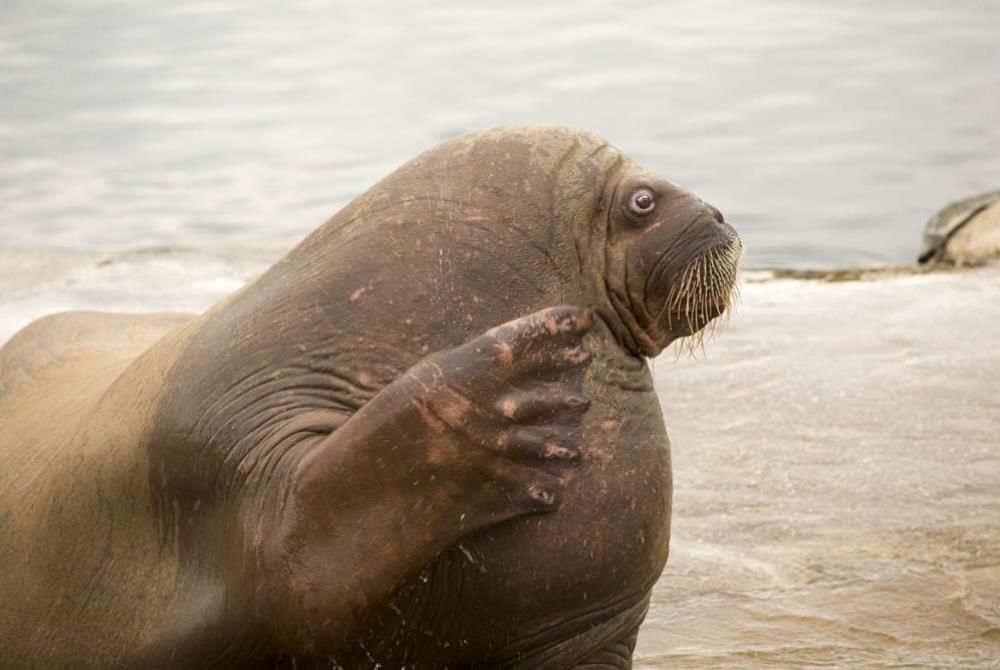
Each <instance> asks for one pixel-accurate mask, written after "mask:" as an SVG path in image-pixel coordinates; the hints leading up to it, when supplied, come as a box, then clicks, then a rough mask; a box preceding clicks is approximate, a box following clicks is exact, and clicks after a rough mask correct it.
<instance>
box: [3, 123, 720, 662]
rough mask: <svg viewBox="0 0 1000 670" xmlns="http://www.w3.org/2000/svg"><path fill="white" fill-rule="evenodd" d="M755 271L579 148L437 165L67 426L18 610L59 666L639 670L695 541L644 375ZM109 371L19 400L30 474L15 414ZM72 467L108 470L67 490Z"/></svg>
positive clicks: (271, 276)
mask: <svg viewBox="0 0 1000 670" xmlns="http://www.w3.org/2000/svg"><path fill="white" fill-rule="evenodd" d="M641 189H645V190H646V191H647V192H648V193H649V194H650V196H651V198H652V203H653V204H652V205H649V206H648V207H647V205H648V204H649V201H647V200H645V199H643V198H640V199H639V200H636V193H638V192H639V190H641ZM637 203H638V204H639V205H641V207H638V208H637ZM639 210H642V211H639ZM737 257H738V238H736V236H735V233H733V232H732V230H731V229H730V228H729V227H728V226H727V225H726V224H724V223H723V222H722V221H721V217H720V216H718V214H717V212H715V210H714V209H712V208H711V207H709V206H708V205H705V204H704V203H702V202H701V201H700V200H698V199H697V198H694V197H693V196H691V195H690V194H688V193H687V192H685V191H683V189H681V188H680V187H677V186H676V185H674V184H671V183H670V182H667V181H665V180H662V179H659V178H657V177H655V176H654V175H651V174H649V173H647V172H645V171H643V170H642V169H640V168H639V167H638V166H636V165H635V164H634V163H632V162H631V161H630V160H629V159H628V158H626V157H624V156H623V155H622V154H621V153H620V152H618V151H617V150H616V149H615V148H614V147H611V146H610V145H608V144H607V143H606V142H604V141H603V140H601V139H600V138H598V137H596V136H594V135H592V134H589V133H586V132H583V131H579V130H577V129H573V128H567V127H561V126H521V127H507V128H498V129H492V130H489V131H484V132H481V133H476V134H473V135H469V136H465V137H462V138H458V139H456V140H452V141H449V142H445V143H443V144H441V145H439V146H438V147H435V148H433V149H431V150H429V151H428V152H425V153H424V154H421V155H420V156H418V157H417V158H415V159H413V160H412V161H410V162H409V163H407V164H406V165H404V166H402V167H401V168H400V169H399V170H397V171H396V172H394V173H393V174H391V175H389V176H388V177H386V178H385V179H384V180H383V181H381V182H380V183H378V184H376V185H375V186H374V187H372V188H371V189H370V190H369V191H367V192H366V193H364V194H363V195H361V196H360V197H359V198H358V199H356V200H355V201H354V202H352V203H351V204H349V205H348V206H347V207H345V208H344V209H343V210H342V211H341V212H339V213H338V214H336V215H335V216H334V217H333V218H331V219H330V220H329V221H327V222H326V223H325V224H324V225H323V226H321V227H320V228H319V229H318V230H317V231H315V232H314V233H313V234H312V235H310V236H309V237H308V238H306V239H305V240H304V241H303V242H302V243H301V244H300V245H298V246H297V247H296V248H295V249H293V250H292V251H291V252H289V254H287V255H286V256H285V257H284V258H283V259H281V260H280V261H279V262H278V263H276V264H275V265H274V266H273V267H272V268H271V269H270V270H269V271H268V272H266V273H265V274H264V275H262V276H261V277H260V278H258V279H257V280H256V281H254V282H253V283H252V284H250V285H248V286H247V287H245V288H244V289H243V290H241V291H240V292H238V293H237V294H235V295H233V296H231V297H230V298H228V299H227V300H225V301H224V302H223V303H220V304H219V305H217V306H216V307H215V308H213V309H211V310H209V312H207V313H206V314H204V315H201V316H200V317H197V318H195V319H193V320H190V321H188V322H186V323H185V324H184V325H182V326H180V327H179V328H177V329H175V330H173V331H170V332H168V333H166V334H165V335H164V337H162V338H161V339H159V340H158V341H157V342H156V343H155V344H153V345H152V346H151V347H150V348H149V349H148V350H146V351H145V352H144V353H141V354H140V353H139V352H138V351H131V352H130V356H131V358H129V357H127V356H119V358H118V359H117V360H119V361H120V362H119V364H118V365H119V366H118V367H114V366H109V367H106V368H105V369H103V371H102V375H98V376H95V377H91V378H89V386H88V390H89V395H88V396H87V398H90V399H89V400H86V402H80V403H76V404H74V403H66V404H67V405H73V407H72V408H71V409H70V408H68V407H64V406H62V405H60V406H59V407H57V408H55V409H54V410H53V411H55V412H63V413H68V412H75V413H76V414H75V416H76V417H77V418H76V421H77V423H76V424H73V425H69V424H67V427H66V428H65V430H63V431H61V432H59V433H58V435H57V436H56V437H47V438H46V440H48V441H49V442H59V441H60V440H61V441H63V442H65V443H66V444H70V443H72V444H73V445H74V446H73V448H72V449H70V448H66V449H63V450H62V451H61V452H60V455H59V456H58V458H59V459H61V464H57V465H58V468H57V469H58V471H59V473H60V474H59V476H58V477H56V478H55V479H53V478H51V477H50V479H52V481H49V482H48V483H47V484H46V486H44V487H42V488H43V489H45V490H46V491H48V493H47V494H46V495H47V496H48V500H49V502H48V503H47V506H40V507H39V509H43V508H44V509H45V510H46V512H45V514H43V515H42V516H36V517H33V518H32V520H30V521H24V522H20V525H19V526H18V528H17V535H16V542H17V543H18V544H19V545H20V546H21V547H22V548H23V547H31V553H32V555H33V556H34V557H35V559H36V561H35V565H34V566H33V567H32V566H27V565H21V566H20V567H19V568H18V569H19V570H20V573H19V577H20V581H21V582H24V583H26V584H28V586H24V585H20V584H14V583H13V582H14V581H15V580H9V583H8V582H4V588H5V591H4V594H5V596H8V598H7V600H8V601H11V600H12V601H13V602H14V603H15V609H16V610H17V611H19V612H21V614H22V615H23V616H24V617H25V620H30V621H31V622H32V623H33V625H35V626H36V627H38V628H39V629H40V630H46V631H48V634H49V636H50V643H49V644H48V646H47V647H46V648H45V649H44V650H38V653H39V654H41V655H40V656H37V657H35V658H43V660H45V661H47V662H48V663H49V664H50V665H51V664H55V665H58V664H60V663H63V662H66V660H67V659H75V660H79V659H81V658H82V659H83V660H82V661H81V662H80V663H77V665H83V666H86V665H93V666H95V667H97V666H100V667H108V666H114V665H119V666H133V665H134V666H138V665H141V666H143V667H157V666H160V667H177V666H186V667H209V666H211V667H274V666H276V665H283V664H287V665H288V666H289V667H292V666H293V665H294V666H303V665H308V664H310V663H314V664H316V667H331V664H334V665H333V667H336V665H337V664H339V666H340V667H348V668H354V667H375V666H376V665H377V664H381V666H382V667H395V666H397V665H404V664H405V665H407V667H409V666H415V667H444V666H447V667H470V666H475V667H525V668H527V667H532V668H535V667H541V668H570V667H574V666H576V665H578V664H584V663H587V664H592V665H593V664H598V665H603V666H606V667H628V665H629V659H628V656H630V654H631V649H632V647H633V646H634V639H635V634H636V631H637V630H638V626H639V624H640V623H641V621H642V618H643V616H644V614H645V610H646V607H647V603H648V597H649V592H650V589H651V588H652V585H653V583H654V582H655V580H656V578H657V577H658V575H659V573H660V571H661V570H662V568H663V565H664V563H665V561H666V557H667V547H668V540H669V519H670V462H669V451H668V442H667V436H666V431H665V429H664V426H663V421H662V417H661V413H660V410H659V403H658V401H657V399H656V396H655V394H654V392H653V389H652V380H651V377H650V374H649V370H648V367H647V365H646V362H645V360H644V358H643V356H642V354H646V355H655V354H656V353H658V352H659V351H660V350H661V349H662V348H663V347H665V346H666V345H667V344H669V343H670V341H672V340H673V339H675V338H678V337H684V336H687V335H690V334H691V333H692V332H694V331H697V330H699V329H700V328H702V327H704V325H705V324H706V323H707V322H708V321H710V320H711V318H714V317H715V316H717V315H718V314H719V313H720V312H721V311H723V310H724V309H725V307H726V305H727V304H728V302H727V301H728V295H729V292H730V291H731V288H732V286H726V285H725V284H726V282H727V281H729V279H730V275H732V278H733V279H734V278H735V277H734V275H733V274H732V273H733V272H734V271H735V270H734V269H733V268H734V267H735V266H733V263H734V262H735V261H734V260H733V259H734V258H737ZM730 266H732V267H730ZM719 268H722V269H721V270H720V269H719ZM730 270H732V272H731V271H730ZM677 287H684V291H682V292H680V293H678V291H680V289H678V288H677ZM713 287H715V288H713ZM692 296H708V297H705V298H703V299H702V298H697V297H694V298H693V297H692ZM668 298H669V299H668ZM560 306H562V307H560ZM94 318H95V319H97V318H99V317H96V316H95V317H94ZM498 324H503V325H501V326H499V327H498ZM115 350H116V349H115V347H114V346H112V345H108V346H107V347H105V348H104V349H102V353H100V355H97V354H95V355H94V360H97V359H101V360H105V359H107V358H109V357H111V356H112V354H111V353H109V352H112V351H115ZM4 351H6V348H5V350H4ZM14 355H16V351H15V352H14ZM88 361H89V359H88ZM91 363H92V361H90V362H84V363H78V365H79V366H82V367H78V368H75V367H72V366H69V367H64V369H62V370H61V371H60V372H62V373H65V377H63V378H59V377H58V376H57V375H51V374H45V371H46V370H49V371H51V370H53V368H52V367H51V366H49V367H44V366H43V367H41V368H40V370H41V372H40V373H38V374H36V379H34V380H32V381H31V382H30V383H28V384H27V386H25V385H24V384H23V383H21V384H22V385H21V386H20V387H19V390H15V392H14V394H13V395H14V396H15V399H14V402H13V405H4V404H3V403H9V402H11V401H10V399H9V398H4V397H3V396H0V417H3V418H7V417H8V416H9V415H11V414H13V415H14V420H15V425H18V426H20V428H19V430H20V431H21V432H18V433H10V434H9V435H8V436H7V438H6V439H7V440H8V442H9V443H12V444H13V446H10V444H7V445H4V448H5V449H14V450H16V449H31V448H35V447H34V446H33V445H34V444H35V443H37V442H38V439H37V438H34V437H31V433H32V431H33V430H34V431H35V432H39V431H40V430H41V428H40V427H39V425H38V418H37V417H35V418H34V419H26V418H24V417H23V415H22V412H23V410H24V407H25V406H26V405H31V402H24V401H18V400H17V396H18V394H22V393H28V394H30V393H31V392H32V391H34V392H35V393H36V395H35V396H31V397H32V398H33V401H32V402H34V404H35V405H38V404H39V403H44V402H50V401H43V400H41V399H40V398H42V396H43V395H44V394H47V393H53V392H54V393H56V395H57V396H58V395H59V394H60V393H61V391H58V390H57V391H53V389H61V388H65V387H66V386H67V384H71V383H76V384H80V383H82V382H80V381H78V379H79V376H80V375H81V374H84V373H83V372H81V370H83V368H85V367H86V366H87V365H90V364H91ZM88 374H89V373H88ZM67 377H68V379H67ZM26 389H27V390H26ZM11 407H12V408H11ZM4 412H7V414H4ZM17 422H20V423H17ZM0 430H2V429H0ZM11 435H12V437H11ZM74 450H79V453H82V454H86V455H87V456H86V457H85V458H84V460H86V459H90V460H93V461H94V463H95V464H94V465H91V466H88V468H89V469H88V468H85V469H84V472H85V473H86V474H87V476H86V477H84V478H81V479H80V480H79V481H74V482H73V483H72V485H70V483H69V480H70V479H71V478H72V477H73V468H74V467H76V465H75V464H78V463H79V462H80V460H81V457H79V456H77V455H76V452H74ZM48 467H50V468H52V467H54V466H48ZM40 471H41V472H42V474H41V475H39V476H40V477H42V476H44V475H45V468H44V467H42V468H40ZM0 478H4V479H3V480H0V487H8V486H9V484H8V483H7V482H6V481H5V480H6V476H5V475H4V474H0ZM4 490H5V489H4V488H0V492H2V491H4ZM20 495H21V498H20V499H19V500H14V501H13V502H12V503H8V500H7V499H4V503H5V504H14V505H16V504H22V505H23V504H24V502H23V500H24V498H25V497H30V496H31V495H34V494H33V493H31V492H29V491H27V490H23V491H22V492H21V494H20ZM70 520H72V521H74V522H75V523H76V526H75V528H72V529H71V528H70V524H69V521H70ZM53 521H54V523H53ZM43 522H44V523H43ZM54 527H58V528H60V529H62V532H63V538H62V539H58V538H55V537H54V536H53V535H52V534H51V531H50V529H51V528H54ZM5 530H6V527H5ZM67 538H73V539H74V542H73V545H74V549H73V552H74V553H75V555H74V556H68V555H67V553H66V552H67V550H66V549H65V548H64V546H65V545H66V544H67V543H68V539H67ZM98 538H100V541H98ZM69 564H74V565H75V564H80V565H98V566H105V567H101V568H99V569H90V570H88V571H87V574H86V576H82V575H81V576H78V577H74V578H65V579H64V578H63V577H62V576H61V573H62V572H65V571H66V568H65V565H69ZM39 566H41V567H39ZM29 577H30V579H29ZM126 595H127V596H128V597H125V596H126ZM43 600H47V601H48V603H60V604H48V605H40V604H38V603H39V602H41V601H43ZM95 603H99V604H100V608H97V607H96V606H95ZM78 615H86V616H87V617H90V619H88V621H89V622H90V623H88V624H87V626H86V629H87V634H86V635H82V634H79V632H78V631H67V630H65V628H66V627H67V626H68V623H67V622H68V621H69V617H71V616H78ZM17 636H18V624H17V622H14V621H5V622H4V624H3V627H2V628H0V645H3V644H5V643H7V642H8V641H10V642H11V644H12V645H13V648H15V649H16V650H17V651H16V654H15V655H13V658H15V659H18V663H19V664H20V665H24V666H27V665H30V664H31V663H30V662H29V660H28V659H30V658H31V656H30V654H31V650H32V648H31V646H30V644H27V643H26V644H22V643H21V642H19V641H17V640H15V638H16V637H17ZM5 648H10V647H5ZM91 659H94V660H93V661H92V662H91ZM18 663H15V664H14V667H17V665H18Z"/></svg>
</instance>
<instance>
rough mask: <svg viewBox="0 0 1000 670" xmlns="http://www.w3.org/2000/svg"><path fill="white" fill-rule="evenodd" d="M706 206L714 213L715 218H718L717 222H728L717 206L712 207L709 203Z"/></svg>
mask: <svg viewBox="0 0 1000 670" xmlns="http://www.w3.org/2000/svg"><path fill="white" fill-rule="evenodd" d="M705 206H706V207H707V208H708V211H710V212H711V213H712V216H713V217H715V220H716V222H717V223H725V222H726V218H725V217H724V216H722V212H720V211H719V210H718V209H716V208H715V207H712V206H711V205H709V204H708V203H705Z"/></svg>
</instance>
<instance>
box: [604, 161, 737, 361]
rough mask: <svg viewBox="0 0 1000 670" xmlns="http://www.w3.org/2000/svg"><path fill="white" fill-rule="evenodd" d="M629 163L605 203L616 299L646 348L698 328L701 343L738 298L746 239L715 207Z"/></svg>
mask: <svg viewBox="0 0 1000 670" xmlns="http://www.w3.org/2000/svg"><path fill="white" fill-rule="evenodd" d="M623 163H624V165H621V166H620V167H619V169H617V170H614V171H613V173H612V174H611V175H610V178H609V179H608V180H607V183H606V185H605V189H604V192H603V193H602V196H601V202H600V206H599V217H603V218H604V219H606V221H605V222H604V225H605V227H606V231H607V238H606V240H605V245H606V250H605V253H606V259H607V260H606V266H605V269H604V270H605V271H604V276H605V283H606V287H607V296H608V300H609V302H610V303H611V306H612V308H613V309H614V312H615V314H616V315H617V317H618V318H619V319H620V320H621V322H622V324H623V325H624V326H625V328H626V329H627V331H628V333H627V334H628V336H629V337H628V338H627V339H629V340H630V343H631V344H632V345H633V346H634V347H635V348H637V349H638V350H639V352H641V353H642V354H644V355H646V356H650V357H652V356H656V355H657V354H659V353H660V352H661V351H662V350H663V349H664V348H665V347H667V345H669V344H670V343H671V342H673V341H674V340H677V339H679V338H685V337H688V336H692V335H694V336H695V337H693V338H689V339H687V340H685V342H686V344H687V345H688V346H690V347H692V348H693V347H694V346H696V345H697V343H698V342H700V340H701V337H702V336H703V335H704V333H705V332H706V330H705V329H706V326H709V324H711V325H713V326H714V324H715V323H716V321H715V319H717V317H719V316H720V315H722V314H724V313H726V312H727V311H728V310H729V309H730V307H731V306H732V303H733V300H734V298H735V296H736V291H737V282H736V274H737V270H738V268H739V262H740V259H741V257H742V249H743V247H742V243H741V241H740V238H739V236H738V235H737V234H736V231H735V230H733V228H732V227H731V226H730V225H729V224H727V223H726V222H725V221H724V219H723V216H722V214H721V213H720V212H719V210H717V209H716V208H715V207H712V206H711V205H709V204H708V203H706V202H704V201H702V200H701V199H699V198H698V197H696V196H695V195H693V194H692V193H690V192H688V191H686V190H684V189H683V188H681V187H680V186H677V185H676V184H673V183H671V182H669V181H667V180H666V179H663V178H660V177H657V176H655V175H652V174H650V173H648V172H645V171H644V170H642V169H641V168H639V167H638V166H636V165H635V164H634V163H631V161H623Z"/></svg>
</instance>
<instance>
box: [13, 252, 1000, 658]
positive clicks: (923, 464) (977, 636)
mask: <svg viewBox="0 0 1000 670" xmlns="http://www.w3.org/2000/svg"><path fill="white" fill-rule="evenodd" d="M280 251H281V250H274V249H264V250H245V251H239V252H234V253H233V254H231V255H228V256H227V255H215V256H205V255H203V254H200V253H198V252H194V251H189V250H178V249H159V250H150V251H144V252H136V253H131V254H119V255H115V256H102V255H98V254H61V253H57V252H41V251H17V250H9V249H8V250H3V249H0V342H2V341H4V340H6V339H7V337H9V336H10V335H11V334H12V333H13V332H14V331H16V330H17V329H18V328H20V327H21V326H23V325H25V324H26V323H27V322H28V321H30V320H31V319H34V318H37V317H38V316H42V315H44V314H47V313H51V312H54V311H59V310H63V309H111V310H118V311H150V310H183V311H198V310H201V309H204V308H205V307H207V306H208V305H210V304H211V303H213V302H215V301H216V300H217V299H219V298H220V297H222V296H223V295H225V294H227V293H229V292H230V291H232V290H234V289H235V288H237V287H239V286H240V285H242V284H243V283H244V282H245V281H246V280H247V279H248V278H250V277H251V276H253V275H254V274H255V273H256V272H258V271H259V270H261V269H263V267H265V266H266V265H267V264H268V263H269V262H270V261H271V260H272V259H273V258H276V257H277V256H279V255H280ZM803 276H808V275H803ZM746 278H747V282H746V283H745V285H744V288H743V302H742V306H741V308H740V310H739V311H738V313H737V314H736V316H735V317H734V318H733V319H732V322H731V323H730V325H729V326H728V327H727V328H726V329H725V330H724V331H723V332H722V333H721V334H720V336H719V337H718V339H717V340H716V341H714V342H710V343H708V344H707V346H706V356H707V360H697V361H694V360H688V359H682V360H679V361H676V362H675V361H674V360H672V358H671V357H670V356H669V354H665V355H664V356H662V357H661V358H660V359H658V360H657V361H656V362H655V363H654V371H655V374H656V378H657V384H658V389H659V393H660V397H661V401H662V403H663V410H664V414H665V416H666V420H667V426H668V430H669V432H670V435H671V440H672V443H673V458H674V470H675V474H674V480H675V491H674V520H673V523H674V527H673V540H672V545H671V558H670V561H669V563H668V565H667V569H666V571H665V572H664V574H663V577H662V578H661V579H660V582H659V583H658V585H657V588H656V591H655V595H654V601H653V606H652V608H651V610H650V613H649V616H648V618H647V621H646V624H645V626H644V627H643V629H642V632H641V634H640V638H639V645H638V649H637V658H636V666H637V667H638V668H647V669H648V668H746V667H755V668H814V667H838V668H997V667H1000V268H992V269H990V268H986V269H979V270H967V271H962V272H941V273H921V274H909V273H906V272H880V273H874V274H872V275H870V276H868V277H867V278H866V277H865V276H861V277H860V278H858V277H857V273H841V274H836V273H835V274H834V275H832V276H828V277H826V279H825V280H818V279H790V278H780V279H775V278H773V277H769V276H768V275H767V274H766V273H759V272H758V273H754V272H750V273H747V275H746ZM831 279H832V280H834V281H830V280H831Z"/></svg>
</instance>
